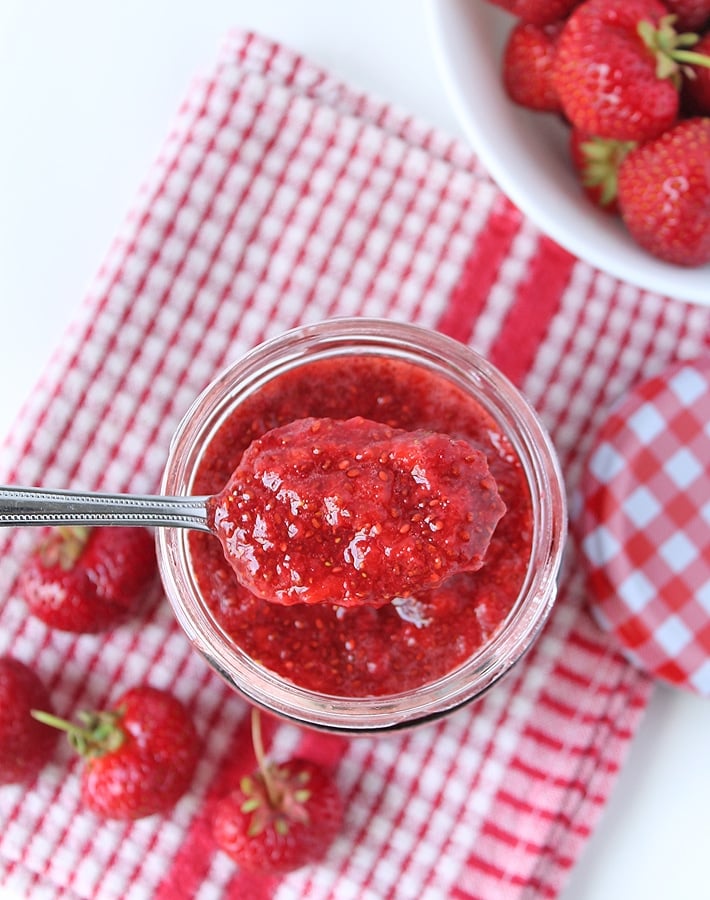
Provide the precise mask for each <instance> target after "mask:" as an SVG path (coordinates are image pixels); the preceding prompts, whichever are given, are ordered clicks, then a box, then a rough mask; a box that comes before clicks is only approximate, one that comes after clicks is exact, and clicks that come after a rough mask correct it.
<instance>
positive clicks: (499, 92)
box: [428, 0, 710, 306]
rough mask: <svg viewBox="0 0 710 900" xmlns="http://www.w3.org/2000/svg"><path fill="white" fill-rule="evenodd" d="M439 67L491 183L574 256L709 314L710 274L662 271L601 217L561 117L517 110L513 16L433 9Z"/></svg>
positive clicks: (465, 6) (463, 6)
mask: <svg viewBox="0 0 710 900" xmlns="http://www.w3.org/2000/svg"><path fill="white" fill-rule="evenodd" d="M428 9H429V14H430V18H431V23H432V31H433V36H434V43H435V47H436V52H437V57H438V63H439V66H440V68H441V71H442V74H443V77H444V82H445V85H446V88H447V91H448V93H449V95H450V97H451V100H452V103H453V105H454V108H455V111H456V114H457V116H458V118H459V120H460V122H461V125H462V127H463V129H464V132H465V134H466V136H467V137H468V139H469V141H470V142H471V144H472V145H473V148H474V150H475V151H476V153H477V154H478V156H479V158H480V159H481V161H482V163H483V164H484V166H485V167H486V168H487V170H488V171H489V173H490V174H491V177H492V178H493V179H494V180H495V181H496V182H497V184H498V185H499V186H500V188H501V190H503V191H504V193H505V194H506V195H507V196H508V197H509V198H510V199H511V200H512V201H513V203H515V205H516V206H517V207H518V208H519V209H520V210H522V211H523V212H524V213H525V214H526V215H527V216H529V217H530V218H531V219H532V220H533V221H534V222H535V223H536V224H537V225H538V226H539V227H540V229H541V230H542V231H544V232H545V233H546V234H548V235H549V236H550V237H551V238H553V240H555V241H557V243H558V244H560V245H561V246H563V247H565V248H566V249H567V250H569V251H570V252H571V253H573V254H574V255H575V256H578V257H579V258H580V259H584V260H586V261H587V262H589V263H591V264H592V265H593V266H596V267H597V268H599V269H602V270H604V271H606V272H609V273H610V274H611V275H614V276H615V277H617V278H620V279H622V280H623V281H627V282H630V283H631V284H634V285H637V286H638V287H640V288H644V289H646V290H650V291H654V292H656V293H659V294H665V295H667V296H670V297H676V298H678V299H681V300H687V301H689V302H692V303H698V304H701V305H703V306H710V266H707V265H706V266H702V267H700V268H686V267H684V266H674V265H671V264H670V263H665V262H662V261H661V260H658V259H655V258H654V257H653V256H651V255H649V254H648V253H646V252H645V251H644V250H642V249H641V248H640V247H638V246H637V245H636V244H635V243H634V242H633V241H632V239H631V237H630V236H629V235H628V234H627V232H626V230H625V228H624V226H623V224H622V223H621V221H620V220H618V219H617V218H615V217H614V216H610V215H609V214H608V213H604V212H602V211H601V210H597V209H595V207H594V205H593V204H592V203H591V202H590V201H589V200H588V199H587V198H586V196H585V195H584V194H583V193H582V191H581V189H580V187H579V183H578V181H577V178H576V175H575V173H574V171H573V169H572V166H571V163H570V161H569V156H568V151H567V142H568V129H567V128H566V127H565V125H564V124H563V123H562V122H561V121H560V120H559V119H558V118H557V117H556V116H554V115H551V114H549V113H535V112H531V111H529V110H526V109H522V108H521V107H519V106H516V105H515V104H514V103H511V101H510V100H508V98H507V95H506V94H505V91H504V89H503V85H502V82H501V78H500V59H501V52H502V48H503V46H504V43H505V38H506V35H507V33H508V31H509V30H510V28H511V27H512V25H513V23H514V21H515V20H514V19H513V17H512V16H510V15H508V14H506V13H505V12H503V11H502V10H499V9H496V8H495V7H493V6H490V5H489V4H488V3H486V2H484V0H428Z"/></svg>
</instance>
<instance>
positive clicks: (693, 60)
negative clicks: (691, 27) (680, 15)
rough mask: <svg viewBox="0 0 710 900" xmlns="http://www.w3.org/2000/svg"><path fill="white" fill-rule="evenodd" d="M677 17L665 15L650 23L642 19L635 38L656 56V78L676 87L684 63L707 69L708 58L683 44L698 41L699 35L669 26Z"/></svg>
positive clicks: (678, 83)
mask: <svg viewBox="0 0 710 900" xmlns="http://www.w3.org/2000/svg"><path fill="white" fill-rule="evenodd" d="M676 19H677V16H674V15H668V16H663V17H662V18H661V19H659V21H658V24H657V25H654V24H653V23H652V22H649V21H648V20H647V19H642V20H641V21H640V22H639V23H638V25H637V26H636V30H637V32H638V35H639V37H640V38H641V40H642V41H643V43H644V44H645V45H646V47H647V48H648V50H649V51H650V52H651V53H652V54H653V55H654V57H655V59H656V77H657V78H660V79H665V78H669V79H670V80H671V81H672V82H673V83H674V84H675V85H676V86H677V87H679V86H680V73H681V69H682V68H683V67H684V66H688V65H693V66H707V67H709V68H710V57H709V56H705V55H704V54H702V53H695V52H694V51H692V50H684V49H682V48H683V47H692V46H693V45H694V44H696V43H697V42H698V41H699V40H700V36H699V35H697V34H694V33H692V32H685V33H683V34H678V32H677V31H676V30H675V28H674V27H673V25H674V23H675V21H676Z"/></svg>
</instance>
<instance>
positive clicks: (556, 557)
mask: <svg viewBox="0 0 710 900" xmlns="http://www.w3.org/2000/svg"><path fill="white" fill-rule="evenodd" d="M369 355H375V356H379V357H384V358H387V359H393V360H401V361H404V362H407V363H409V364H413V365H415V366H417V367H422V368H424V369H426V370H428V371H430V372H433V373H434V374H435V375H436V376H437V377H441V378H444V379H447V380H448V381H449V382H451V383H453V384H454V385H455V386H456V387H457V388H458V389H460V390H463V391H464V392H465V393H467V394H468V395H470V396H472V397H473V398H474V399H475V401H476V402H477V403H478V404H479V405H480V406H481V407H483V409H484V410H485V411H486V412H487V413H488V414H489V415H490V416H491V417H492V418H493V419H494V420H495V422H496V423H497V426H498V427H499V429H500V431H502V433H503V434H505V435H506V436H507V437H508V439H509V441H510V444H511V445H512V447H513V449H514V451H515V453H516V454H517V456H518V457H519V460H520V463H521V467H522V471H523V473H524V477H525V479H526V480H527V485H528V488H529V492H530V500H531V505H532V549H531V553H530V560H529V564H528V566H527V572H526V575H525V577H524V580H523V584H522V587H521V589H520V591H519V594H518V597H517V600H516V601H515V602H514V604H513V606H512V608H511V611H510V613H509V614H508V616H507V618H506V619H505V621H504V622H503V624H502V625H501V627H500V628H499V629H498V631H497V632H496V633H495V634H494V635H493V637H492V638H491V639H490V640H489V641H488V642H487V643H485V644H484V645H483V646H482V647H481V648H480V649H479V650H478V651H477V652H475V653H474V654H473V655H472V656H471V657H470V658H468V659H467V660H466V661H465V662H464V663H463V664H461V665H459V666H457V667H456V668H455V669H454V670H453V671H450V672H448V673H447V674H445V675H444V676H443V677H439V678H436V679H435V680H433V681H431V682H429V683H427V684H424V685H422V686H421V687H417V688H415V689H412V690H405V691H401V692H399V693H394V694H386V695H381V696H365V697H363V696H357V697H344V696H333V695H330V694H324V693H320V692H317V691H313V690H309V689H306V688H303V687H300V686H298V685H297V684H295V683H293V682H292V681H290V680H289V679H286V678H284V677H281V676H280V675H278V674H277V673H275V672H273V671H271V670H270V669H268V668H265V667H264V666H262V665H260V664H259V663H258V662H256V661H255V660H254V659H252V658H251V657H250V656H249V655H248V654H247V653H246V652H244V650H242V649H241V648H240V647H239V646H238V645H237V644H236V643H235V642H234V641H233V640H232V639H231V638H230V637H229V635H228V634H227V633H226V632H225V631H224V630H223V629H222V628H221V627H220V625H219V624H218V623H217V621H216V620H215V618H214V616H213V614H212V613H211V611H210V609H209V607H208V605H207V603H206V601H205V598H204V596H203V595H202V593H201V590H200V585H199V583H198V580H197V578H196V575H195V571H194V570H193V565H192V560H191V553H190V541H189V533H188V532H186V531H184V530H182V529H170V528H163V529H160V530H159V533H158V561H159V565H160V571H161V576H162V579H163V583H164V586H165V589H166V592H167V596H168V599H169V601H170V603H171V605H172V607H173V610H174V612H175V615H176V617H177V619H178V621H179V623H180V625H181V626H182V628H183V629H184V631H185V632H186V634H187V636H188V638H189V639H190V641H191V642H192V643H193V645H194V646H195V648H196V649H197V650H198V651H199V652H200V653H201V654H202V655H203V656H204V658H205V659H206V660H207V661H208V662H209V663H210V665H211V666H213V668H214V669H215V670H216V671H217V672H218V673H219V674H220V675H221V676H222V677H223V678H225V679H226V680H227V682H229V683H230V684H231V685H232V686H233V687H235V688H236V689H237V690H238V691H240V692H241V693H242V694H243V695H244V696H245V697H246V698H247V699H248V700H249V701H251V702H252V703H254V704H256V705H258V706H260V707H262V708H264V709H267V710H269V711H270V712H272V713H274V714H276V715H279V716H281V717H282V718H286V719H289V720H292V721H295V722H297V723H299V724H302V725H307V726H312V727H316V728H321V729H327V730H333V731H337V732H340V733H350V734H362V733H373V732H380V731H387V730H392V729H396V728H402V727H407V726H411V725H415V724H420V723H423V722H426V721H429V720H432V719H434V718H436V717H439V716H441V715H444V714H446V713H449V712H451V711H453V710H455V709H457V708H458V707H460V706H462V705H463V704H465V703H468V702H470V701H472V700H475V699H476V698H479V697H481V696H482V695H483V694H484V693H485V692H486V691H487V690H489V689H490V688H491V687H492V686H493V685H494V684H495V683H496V682H497V681H499V680H500V679H501V678H502V677H503V675H505V674H506V673H507V672H508V671H509V670H510V669H511V667H512V666H513V665H514V664H515V663H516V662H517V661H518V660H519V659H520V658H521V657H522V655H523V654H524V653H525V651H526V650H527V649H528V648H529V647H530V645H531V644H532V642H533V641H534V640H535V638H536V636H537V635H538V634H539V632H540V629H541V628H542V626H543V624H544V623H545V621H546V619H547V617H548V615H549V613H550V611H551V608H552V606H553V603H554V600H555V596H556V578H557V573H558V570H559V566H560V561H561V557H562V552H563V546H564V541H565V537H566V528H567V517H566V504H565V494H564V486H563V481H562V476H561V473H560V470H559V466H558V463H557V459H556V456H555V452H554V449H553V447H552V444H551V442H550V440H549V438H548V436H547V434H546V433H545V430H544V429H543V427H542V425H541V424H540V422H539V420H538V417H537V415H536V414H535V412H534V410H533V409H532V408H531V406H530V405H529V404H528V402H527V401H526V400H525V399H524V398H523V396H522V395H521V394H520V392H519V391H518V390H517V389H516V388H515V387H514V386H513V385H512V384H511V383H510V382H509V381H508V380H507V379H506V378H505V377H504V376H503V375H502V374H501V373H500V372H499V371H497V370H496V369H495V368H494V367H493V366H492V365H491V364H490V363H488V362H487V361H486V360H485V359H483V358H482V357H481V356H480V355H479V354H477V353H475V352H474V351H473V350H471V349H469V348H467V347H465V346H464V345H463V344H460V343H459V342H457V341H454V340H452V339H450V338H447V337H445V336H443V335H441V334H438V333H436V332H433V331H430V330H427V329H424V328H421V327H419V326H414V325H407V324H401V323H395V322H390V321H387V320H381V319H369V318H343V319H332V320H329V321H325V322H321V323H319V324H315V325H307V326H304V327H301V328H298V329H295V330H293V331H289V332H287V333H285V334H282V335H281V336H279V337H277V338H275V339H272V340H269V341H267V342H265V343H263V344H261V345H260V346H258V347H256V348H255V349H253V350H252V351H250V352H249V353H247V354H246V355H245V356H244V357H243V358H242V359H240V360H239V361H238V362H236V363H235V364H234V365H232V366H230V367H229V368H228V369H226V370H225V371H224V372H223V373H222V374H221V375H219V377H217V378H216V379H215V380H214V381H213V382H212V384H210V385H209V387H208V388H207V389H206V390H205V391H204V392H203V393H202V394H201V396H200V397H199V398H198V399H197V400H196V401H195V403H194V404H193V405H192V407H191V408H190V409H189V411H188V412H187V414H186V415H185V417H184V419H183V421H182V423H181V424H180V426H179V427H178V429H177V431H176V433H175V435H174V437H173V440H172V443H171V447H170V451H169V456H168V461H167V465H166V468H165V473H164V477H163V482H162V491H163V493H165V494H168V495H190V494H193V493H195V491H194V488H193V484H194V480H195V473H196V471H197V469H198V467H199V464H200V460H201V458H202V455H203V452H204V450H205V447H207V446H208V444H209V443H210V441H211V440H212V439H213V438H214V435H215V433H216V432H217V430H218V429H219V428H220V426H221V425H222V424H223V423H224V422H225V420H226V419H228V418H229V416H230V414H232V413H233V412H234V410H235V409H236V408H237V407H238V406H239V405H240V404H242V403H244V402H245V400H246V399H247V398H252V397H253V396H254V395H255V394H256V393H257V392H259V391H260V390H262V389H263V388H264V385H266V384H267V383H269V382H271V381H272V380H273V379H275V378H279V377H281V376H283V375H284V374H285V373H292V372H294V371H295V370H296V369H297V368H298V367H299V366H303V365H306V364H310V363H312V362H314V361H319V360H333V359H342V360H343V361H345V362H346V363H347V360H348V359H352V358H353V357H362V356H369ZM314 391H317V386H314ZM215 540H216V538H215Z"/></svg>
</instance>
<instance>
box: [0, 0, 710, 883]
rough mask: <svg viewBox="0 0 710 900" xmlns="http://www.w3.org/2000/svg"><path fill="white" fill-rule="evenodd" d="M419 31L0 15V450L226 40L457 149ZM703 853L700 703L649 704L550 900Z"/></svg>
mask: <svg viewBox="0 0 710 900" xmlns="http://www.w3.org/2000/svg"><path fill="white" fill-rule="evenodd" d="M472 2H474V0H472ZM427 24H428V23H427V15H426V9H425V8H424V6H423V5H421V3H420V0H357V2H352V3H345V2H333V0H199V2H198V0H190V2H188V0H147V2H146V0H122V2H120V3H118V2H109V0H104V2H96V0H64V2H57V0H32V2H27V0H24V2H23V0H0V310H1V311H2V319H1V320H0V321H1V322H2V327H3V330H2V352H0V385H1V386H0V433H4V432H5V431H6V430H7V429H8V428H9V426H10V424H11V423H12V420H13V417H14V416H15V414H16V412H17V410H18V408H19V406H20V404H21V402H22V401H23V399H24V397H25V396H26V395H27V393H28V392H29V391H30V390H31V388H32V385H33V384H34V382H35V381H36V379H37V377H38V375H39V373H40V371H41V369H42V368H43V365H44V363H45V361H46V359H47V357H48V355H49V354H50V352H51V351H52V349H53V347H54V346H55V344H56V343H57V341H58V340H59V338H60V336H61V334H62V331H63V329H64V327H65V325H66V323H67V322H68V321H69V320H70V319H71V318H72V315H73V313H74V311H75V309H76V307H77V304H78V303H79V300H80V298H81V297H82V295H83V293H84V289H85V286H86V284H87V283H88V281H89V279H90V277H91V276H92V274H93V273H94V271H95V269H96V268H97V265H98V263H99V262H100V261H101V259H102V257H103V255H104V253H105V251H106V249H107V247H108V245H109V242H110V240H111V238H112V235H113V233H114V231H115V230H116V228H117V226H118V225H119V223H120V222H121V221H122V219H123V216H124V213H125V211H126V209H127V207H128V206H129V205H130V203H131V201H132V199H133V197H134V195H135V192H136V189H137V187H138V184H139V182H140V181H141V180H142V178H143V176H144V174H145V172H146V170H147V168H148V166H149V165H150V163H151V162H152V160H153V158H154V156H155V154H156V152H157V150H158V148H159V146H160V144H161V142H162V139H163V137H164V135H165V133H166V130H167V128H168V125H169V123H170V121H171V119H172V116H173V114H174V112H175V110H176V109H177V106H178V103H179V102H180V100H181V99H182V97H183V95H184V92H185V90H186V87H187V85H188V83H189V81H190V79H191V77H192V76H193V75H194V74H195V73H196V72H199V71H201V70H204V69H206V68H209V66H210V65H211V63H212V61H213V59H214V55H215V49H216V47H217V45H218V43H219V40H220V38H221V36H222V35H223V34H224V33H225V32H226V31H227V29H228V28H230V27H232V26H235V25H237V26H242V27H250V28H254V29H256V30H259V31H261V32H262V33H264V34H266V35H269V36H271V37H273V38H276V39H278V40H281V41H283V42H284V43H287V44H289V45H290V46H291V47H293V48H294V49H296V50H298V51H301V52H303V53H305V54H307V55H308V56H310V57H311V58H312V59H313V60H314V61H316V62H318V63H320V64H322V65H325V66H327V67H328V68H329V69H331V70H332V71H333V72H334V73H337V74H338V75H340V76H342V77H343V78H345V79H347V80H349V81H350V82H351V83H353V84H355V85H358V86H360V87H361V88H363V89H366V90H369V91H372V92H374V93H376V94H379V95H380V96H382V97H384V98H385V99H387V100H390V101H392V102H394V103H396V104H398V105H400V106H402V107H404V108H405V109H407V110H408V111H410V112H413V113H415V114H418V115H419V116H420V117H422V118H424V119H425V120H427V121H429V122H430V123H432V124H434V125H437V126H439V127H440V128H443V129H445V130H446V131H448V132H449V133H451V134H455V135H461V134H462V131H461V129H460V128H459V126H458V123H457V122H456V120H455V118H454V114H453V112H452V110H451V108H450V106H449V103H448V100H447V97H446V95H445V93H444V89H443V86H442V84H441V81H440V77H439V73H438V71H437V68H436V64H435V58H434V53H433V48H432V44H431V38H430V35H429V33H428V30H427ZM0 827H1V823H0ZM708 838H710V701H702V700H700V699H698V698H695V697H692V696H687V695H684V694H681V693H679V692H676V691H672V690H670V689H666V688H658V689H657V691H656V694H655V696H654V699H653V702H652V703H651V706H650V709H649V710H648V712H647V714H646V716H645V719H644V722H643V724H642V727H641V730H640V733H639V735H638V737H637V739H636V741H635V743H634V745H633V747H632V749H631V752H630V755H629V758H628V760H627V763H626V766H625V768H624V771H623V773H622V775H621V777H620V778H619V781H618V784H617V787H616V790H615V792H614V795H613V797H612V799H611V801H610V803H609V805H608V807H607V810H606V811H605V814H604V817H603V819H602V822H601V824H600V826H599V827H598V829H597V831H596V832H595V834H594V836H593V837H592V839H591V841H590V843H589V845H588V848H587V850H586V852H585V854H584V856H583V858H582V859H581V860H580V862H579V863H578V864H577V866H576V868H575V870H574V872H573V873H572V876H571V879H570V882H569V885H568V887H567V889H566V891H565V893H564V900H615V898H623V900H637V898H638V900H642V898H643V900H656V898H658V900H668V898H673V900H695V898H710V875H709V874H708V854H709V853H710V843H709V840H708Z"/></svg>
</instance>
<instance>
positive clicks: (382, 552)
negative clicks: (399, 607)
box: [208, 416, 506, 607]
mask: <svg viewBox="0 0 710 900" xmlns="http://www.w3.org/2000/svg"><path fill="white" fill-rule="evenodd" d="M505 509H506V507H505V504H504V503H503V501H502V500H501V498H500V496H499V494H498V489H497V485H496V482H495V480H494V478H493V476H492V475H491V473H490V471H489V468H488V463H487V460H486V457H485V455H484V454H483V453H482V452H481V451H480V450H477V449H475V448H473V447H472V446H471V445H470V444H469V443H467V442H466V441H463V440H459V439H455V438H452V437H450V436H449V435H444V434H438V433H436V432H432V431H426V430H415V431H406V430H403V429H398V428H392V427H390V426H388V425H386V424H382V423H379V422H373V421H369V420H368V419H364V418H362V417H360V416H357V417H354V418H351V419H347V420H338V419H322V418H304V419H297V420H295V421H293V422H291V423H289V424H287V425H283V426H281V427H277V428H274V429H272V430H271V431H268V432H267V433H266V434H264V435H263V436H262V437H260V438H257V439H256V440H255V441H254V442H253V443H252V444H251V445H250V446H249V447H248V448H247V449H246V451H245V452H244V454H243V456H242V458H241V461H240V462H239V464H238V466H237V468H236V469H235V470H234V472H233V474H232V476H231V478H230V479H229V482H228V483H227V485H226V486H225V488H224V489H223V490H222V491H221V492H220V493H219V494H216V495H215V496H214V497H212V498H210V499H209V500H208V521H209V524H210V527H211V530H212V531H213V533H215V534H216V535H217V536H218V537H219V539H220V541H221V543H222V546H223V549H224V553H225V556H226V558H227V560H228V562H229V563H230V565H231V566H232V568H233V569H234V571H235V573H236V577H237V579H238V580H239V582H240V583H241V584H242V585H243V586H244V587H246V588H247V589H248V590H249V591H250V592H251V593H252V594H254V595H256V596H257V597H260V598H262V599H264V600H269V601H272V602H275V603H279V604H283V605H291V604H296V603H301V604H303V603H305V604H314V603H330V604H333V605H337V606H346V607H352V606H359V605H363V604H367V605H370V606H375V607H376V606H383V605H384V604H386V603H389V602H391V601H392V600H394V599H402V598H407V597H409V596H411V595H412V594H413V593H414V592H415V591H417V590H422V589H423V590H427V589H430V588H433V587H436V586H437V585H439V584H441V583H442V582H443V581H444V580H445V579H447V578H448V577H450V576H451V575H455V574H457V573H460V572H474V571H476V570H477V569H479V568H480V567H481V566H482V565H483V563H484V556H485V553H486V550H487V548H488V544H489V542H490V539H491V537H492V535H493V532H494V530H495V528H496V525H497V524H498V521H499V520H500V518H501V517H502V516H503V514H504V513H505Z"/></svg>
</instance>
